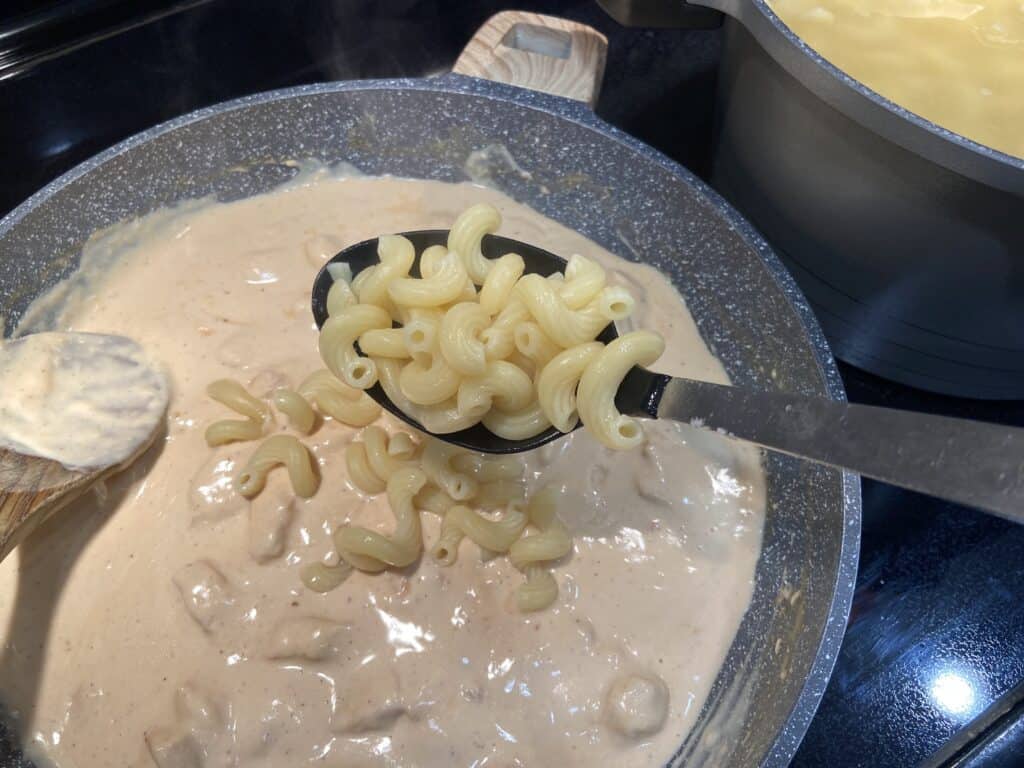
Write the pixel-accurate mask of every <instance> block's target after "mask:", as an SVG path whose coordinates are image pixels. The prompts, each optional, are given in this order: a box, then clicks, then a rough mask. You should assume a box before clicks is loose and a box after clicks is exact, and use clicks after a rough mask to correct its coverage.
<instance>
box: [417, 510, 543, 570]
mask: <svg viewBox="0 0 1024 768" xmlns="http://www.w3.org/2000/svg"><path fill="white" fill-rule="evenodd" d="M526 522H527V517H526V512H524V511H523V509H522V508H521V507H520V506H519V505H518V504H515V503H512V504H509V506H508V507H507V508H506V510H505V512H504V513H503V514H502V516H501V517H500V518H497V519H491V518H489V517H486V516H484V515H481V514H480V513H479V512H476V511H474V510H472V509H470V508H469V507H465V506H461V505H459V506H454V507H452V508H451V509H449V510H448V512H447V514H445V516H444V521H443V522H442V523H441V538H440V539H438V542H437V544H436V545H435V547H434V557H435V558H436V559H437V561H438V562H440V563H441V564H442V565H452V564H453V563H454V562H455V561H456V560H457V559H458V556H459V543H460V542H461V541H462V539H463V537H466V538H469V539H470V540H471V541H472V542H473V543H474V544H476V545H477V546H478V547H480V548H481V549H484V550H487V551H488V552H498V553H500V552H508V550H509V547H511V546H512V544H513V543H514V542H515V541H516V539H518V538H519V536H520V534H521V533H522V532H523V528H525V527H526Z"/></svg>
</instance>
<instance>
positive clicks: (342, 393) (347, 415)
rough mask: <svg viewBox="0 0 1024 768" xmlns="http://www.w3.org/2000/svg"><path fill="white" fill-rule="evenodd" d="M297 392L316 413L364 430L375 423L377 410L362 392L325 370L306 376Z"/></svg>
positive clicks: (378, 413) (379, 410)
mask: <svg viewBox="0 0 1024 768" xmlns="http://www.w3.org/2000/svg"><path fill="white" fill-rule="evenodd" d="M298 392H299V394H300V395H302V396H303V397H304V398H306V400H308V401H309V402H310V403H312V404H313V406H314V407H315V408H316V409H317V410H318V411H320V413H322V414H323V415H324V416H330V417H331V418H332V419H334V420H335V421H340V422H341V423H342V424H348V425H349V426H350V427H365V426H366V425H367V424H370V423H372V422H374V421H376V420H377V417H379V416H380V414H381V407H380V406H379V405H378V404H377V403H376V402H375V401H374V400H373V398H371V397H370V396H369V395H368V394H366V393H365V392H362V391H360V390H358V389H353V388H352V387H349V386H348V385H346V384H344V383H342V382H340V381H338V379H336V378H335V377H334V374H332V373H331V372H330V371H328V370H319V371H316V372H315V373H312V374H310V375H309V376H308V377H307V378H306V379H305V381H303V382H302V383H301V384H300V385H299V387H298Z"/></svg>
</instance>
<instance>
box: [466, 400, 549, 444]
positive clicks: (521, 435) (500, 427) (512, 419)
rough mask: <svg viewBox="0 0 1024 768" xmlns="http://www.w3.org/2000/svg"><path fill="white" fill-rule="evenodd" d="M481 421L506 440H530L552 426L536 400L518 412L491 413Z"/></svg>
mask: <svg viewBox="0 0 1024 768" xmlns="http://www.w3.org/2000/svg"><path fill="white" fill-rule="evenodd" d="M481 421H483V425H484V426H485V427H487V428H488V429H489V430H491V432H493V433H494V434H496V435H497V436H498V437H503V438H505V439H506V440H528V439H529V438H531V437H534V436H536V435H539V434H540V433H541V432H543V431H544V430H545V429H547V428H548V427H550V426H551V422H550V421H548V417H547V416H545V415H544V411H542V410H541V407H540V403H539V402H537V401H536V400H534V401H533V402H532V403H530V404H529V405H528V406H526V407H525V408H523V409H521V410H518V411H509V412H505V411H497V410H495V411H491V412H490V413H488V414H487V415H486V416H484V417H483V419H481Z"/></svg>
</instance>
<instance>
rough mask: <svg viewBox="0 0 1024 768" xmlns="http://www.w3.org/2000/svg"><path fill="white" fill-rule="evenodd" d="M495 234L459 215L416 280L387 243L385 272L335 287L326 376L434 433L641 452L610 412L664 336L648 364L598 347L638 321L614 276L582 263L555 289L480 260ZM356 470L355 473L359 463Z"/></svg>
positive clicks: (508, 262) (494, 216)
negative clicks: (573, 441) (474, 432)
mask: <svg viewBox="0 0 1024 768" xmlns="http://www.w3.org/2000/svg"><path fill="white" fill-rule="evenodd" d="M500 224H501V215H500V214H499V213H498V211H497V209H495V208H494V207H493V206H490V205H487V204H480V205H475V206H473V207H471V208H469V209H467V210H466V211H464V212H463V213H462V214H461V215H460V216H459V217H458V218H457V219H456V221H455V223H454V224H453V225H452V229H451V231H450V232H449V236H448V242H447V246H441V245H433V246H430V247H429V248H426V249H425V250H424V251H423V253H422V254H421V255H420V264H419V274H420V275H421V277H411V276H410V270H411V269H412V267H413V264H414V261H415V253H414V249H413V246H412V244H411V243H410V242H409V241H408V240H406V239H405V238H403V237H401V236H391V235H386V236H382V237H381V238H380V239H379V241H378V254H379V256H380V263H379V264H377V265H375V266H372V267H369V268H367V269H364V270H363V271H362V272H360V273H359V274H358V275H355V277H354V279H352V280H351V283H349V282H347V281H346V280H345V279H344V278H345V277H347V275H341V277H339V279H338V283H337V284H338V285H340V286H345V287H339V288H338V298H337V300H336V302H335V304H336V305H337V306H336V307H334V308H332V309H331V311H330V318H329V319H328V321H327V322H326V323H325V324H324V326H323V329H322V330H321V337H320V351H321V355H322V356H323V358H324V362H325V363H326V364H327V367H328V368H329V369H330V370H331V371H332V372H333V373H334V374H335V376H337V377H338V378H339V379H341V380H342V381H343V382H345V383H347V384H348V385H350V386H352V387H356V388H360V389H365V388H367V387H369V386H372V385H373V384H374V383H379V384H380V385H381V387H382V388H383V389H384V392H385V394H387V396H388V398H390V400H391V401H392V402H393V403H394V404H395V405H396V406H397V407H398V408H399V409H401V410H402V411H403V412H405V413H406V414H408V415H409V416H410V417H412V418H413V419H414V420H416V421H417V422H419V424H420V425H422V427H423V428H424V429H425V430H426V431H428V432H430V433H433V434H449V433H452V432H458V431H461V430H463V429H467V428H469V427H472V426H474V425H476V424H482V425H483V426H484V427H485V428H486V429H488V430H490V431H491V432H493V433H494V434H496V435H498V436H500V437H503V438H505V439H508V440H525V439H528V438H530V437H534V436H536V435H538V434H540V433H542V432H544V431H545V430H547V429H550V428H551V427H552V426H554V427H555V428H556V429H558V430H559V431H562V432H569V431H571V430H573V429H575V428H576V426H577V425H578V423H579V422H582V423H583V425H584V426H585V427H587V428H588V429H590V431H591V432H592V433H593V434H594V435H595V436H596V437H597V438H598V439H599V440H600V441H601V442H603V443H604V444H605V445H607V446H609V447H612V448H618V449H626V448H630V447H634V446H635V445H637V444H638V443H639V442H640V441H642V439H643V435H642V432H640V430H639V426H638V425H637V424H636V423H635V422H634V421H633V420H632V419H629V418H627V417H624V416H622V414H620V413H618V411H617V410H615V409H614V394H615V390H616V389H617V387H618V386H619V384H620V383H621V380H622V377H623V376H625V374H626V373H627V372H628V370H629V367H631V366H629V365H628V363H629V361H630V360H632V364H633V365H649V364H650V363H652V362H654V360H655V359H656V354H654V353H655V352H657V350H658V349H659V347H658V344H657V342H655V341H654V339H655V338H657V337H656V335H655V334H648V336H646V337H645V338H646V339H647V342H646V343H647V347H646V348H645V349H646V350H647V353H645V354H644V355H641V356H639V357H638V356H637V354H638V353H637V352H636V347H635V344H636V342H635V341H630V342H624V344H617V345H615V347H614V351H612V352H611V353H609V352H608V350H605V349H604V347H603V345H602V344H600V343H599V342H596V341H595V339H596V337H597V336H598V335H599V334H600V333H601V331H602V330H603V329H604V328H605V327H606V326H607V325H608V324H609V323H612V322H616V321H622V320H626V319H627V318H629V317H630V315H631V313H632V312H633V311H634V309H635V305H636V302H635V301H634V299H633V296H632V295H631V294H630V293H629V291H628V290H626V289H625V288H624V287H622V286H620V285H609V284H608V273H606V271H605V269H604V268H603V267H601V265H600V264H597V263H596V262H594V261H592V260H590V259H588V258H586V257H585V256H581V255H580V254H573V255H572V256H571V257H570V258H569V261H568V263H567V265H566V268H565V273H564V274H562V273H557V272H556V273H554V274H551V275H547V276H542V275H539V274H524V270H525V262H524V261H523V259H522V257H520V256H519V255H518V254H515V253H506V254H504V255H503V256H501V257H500V258H496V259H488V258H486V257H484V255H483V251H482V250H481V245H482V242H483V238H484V237H485V236H486V235H487V234H489V233H492V232H495V231H497V229H498V227H499V226H500ZM339 274H341V273H340V272H339ZM477 288H479V292H478V291H477ZM346 290H347V292H346ZM350 294H351V295H354V296H356V297H357V301H358V303H356V304H353V303H352V302H351V300H350V298H348V297H349V295H350ZM393 320H394V321H396V322H397V325H395V326H393V323H392V321H393ZM356 344H358V348H357V347H356ZM627 349H628V350H629V353H627V352H626V350H627ZM360 353H361V354H360ZM630 354H631V355H632V357H630ZM615 358H618V363H614V362H613V361H614V359H615ZM624 366H625V367H624ZM584 381H586V386H583V382H584ZM351 461H352V462H353V466H359V465H360V456H359V454H358V450H357V451H356V452H354V453H353V456H352V459H351Z"/></svg>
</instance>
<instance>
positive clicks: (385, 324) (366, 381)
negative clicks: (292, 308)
mask: <svg viewBox="0 0 1024 768" xmlns="http://www.w3.org/2000/svg"><path fill="white" fill-rule="evenodd" d="M390 327H391V315H390V314H388V313H387V312H386V311H385V310H383V309H382V308H380V307H378V306H374V305H372V304H356V305H353V306H349V307H345V308H344V309H342V310H341V311H340V312H338V314H336V315H332V316H331V317H329V318H327V322H325V323H324V324H323V327H322V328H321V329H320V357H322V358H323V360H324V363H325V364H326V365H327V367H328V369H330V371H331V373H333V374H334V375H335V376H337V377H338V378H339V379H341V380H342V381H343V382H345V383H346V384H348V385H349V386H350V387H355V388H356V389H369V388H370V387H372V386H373V385H374V384H375V383H377V368H376V365H375V364H374V362H373V360H371V359H370V358H367V357H363V356H361V355H360V354H359V353H358V352H356V349H355V342H356V340H357V339H358V338H359V337H360V336H362V335H363V334H364V333H366V332H367V331H369V330H371V329H374V328H390Z"/></svg>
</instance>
